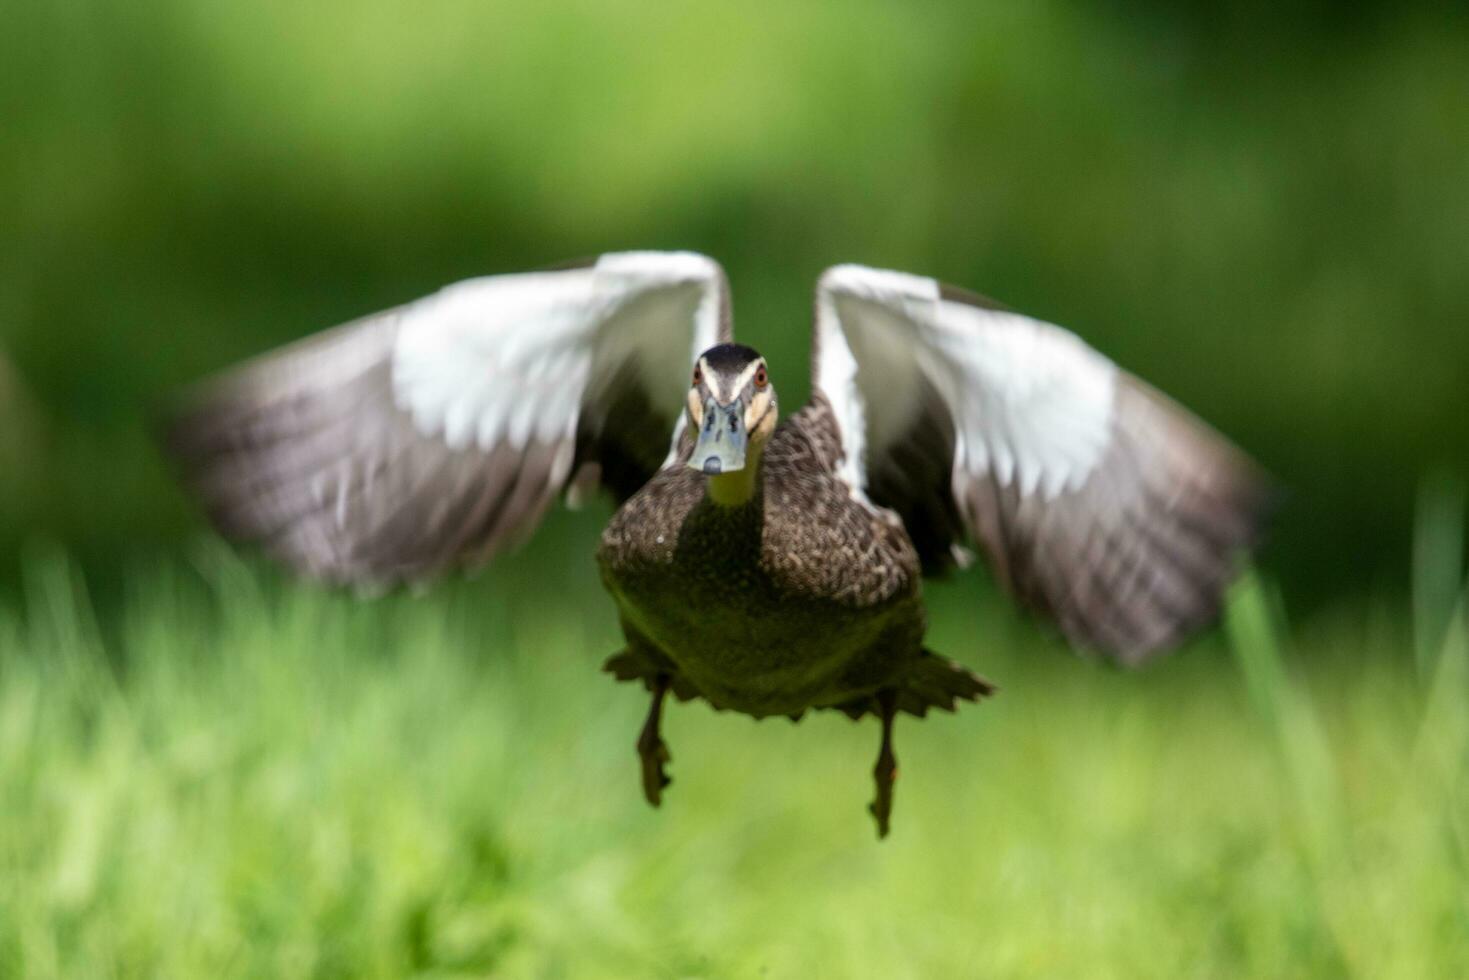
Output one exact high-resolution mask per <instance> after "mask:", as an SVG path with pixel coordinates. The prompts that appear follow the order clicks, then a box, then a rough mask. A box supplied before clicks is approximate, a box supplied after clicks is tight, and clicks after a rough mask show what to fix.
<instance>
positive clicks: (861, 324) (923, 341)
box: [816, 265, 1117, 500]
mask: <svg viewBox="0 0 1469 980" xmlns="http://www.w3.org/2000/svg"><path fill="white" fill-rule="evenodd" d="M817 343H818V352H819V356H818V362H817V369H816V375H817V377H816V384H817V387H818V388H820V390H821V391H822V392H823V393H824V394H825V395H826V396H827V399H828V400H829V401H830V402H831V404H832V408H833V410H834V412H835V413H836V416H837V420H838V425H839V426H840V427H841V429H842V439H843V443H844V446H845V448H846V450H847V458H846V460H845V462H844V464H843V468H842V472H841V475H842V477H843V478H844V479H845V480H846V481H847V482H848V483H849V484H850V485H852V486H853V487H854V488H855V489H858V490H865V488H866V480H867V474H866V461H867V460H868V459H872V458H876V457H877V456H878V455H879V454H882V453H885V452H887V451H888V450H889V449H890V448H891V447H892V445H893V444H894V443H895V442H896V440H898V439H901V438H903V437H904V435H905V434H906V433H907V432H908V430H909V428H910V426H911V425H912V423H913V421H914V420H915V418H916V416H917V413H918V412H919V411H921V410H922V398H923V397H924V395H925V391H924V388H925V384H926V386H927V387H928V388H930V389H931V390H932V392H933V393H934V394H936V395H937V396H938V397H939V398H941V399H942V400H943V402H944V403H945V405H946V406H947V407H948V409H949V413H950V415H951V417H952V418H953V420H954V427H955V433H954V439H955V445H954V480H955V482H956V484H957V483H959V482H961V481H963V480H967V479H969V478H971V477H973V476H978V475H989V474H993V476H994V477H995V479H996V480H998V481H999V482H1000V483H1001V484H1002V485H1006V486H1008V485H1010V484H1012V483H1017V482H1018V483H1019V486H1020V490H1021V492H1022V493H1023V494H1025V495H1027V496H1030V495H1032V494H1035V493H1036V492H1040V493H1041V494H1042V495H1043V496H1044V497H1045V498H1046V499H1048V500H1049V499H1053V498H1055V497H1056V496H1058V495H1060V494H1061V493H1062V492H1064V491H1067V490H1075V489H1077V488H1079V487H1080V486H1081V485H1082V484H1084V483H1085V482H1086V480H1087V478H1088V477H1089V476H1090V475H1091V474H1092V472H1093V471H1094V470H1095V469H1096V467H1097V466H1098V465H1099V463H1100V462H1101V460H1102V456H1103V454H1104V453H1105V452H1106V449H1107V446H1108V444H1109V442H1110V439H1111V428H1112V414H1113V406H1114V402H1115V394H1116V384H1117V368H1116V366H1115V365H1113V364H1112V362H1111V361H1109V360H1107V359H1106V358H1105V357H1103V356H1102V355H1100V354H1098V353H1097V352H1096V351H1094V350H1092V349H1091V348H1090V347H1087V346H1086V344H1084V343H1082V341H1081V340H1080V339H1079V338H1077V337H1076V336H1075V335H1074V334H1071V333H1069V332H1067V331H1065V330H1062V329H1061V328H1059V327H1055V326H1051V325H1050V324H1047V323H1042V322H1041V321H1038V320H1033V319H1031V318H1029V317H1025V316H1021V315H1019V314H1015V313H1007V312H999V311H995V310H988V309H983V308H980V307H977V306H972V305H970V304H967V303H963V302H959V301H955V300H948V299H944V298H943V296H942V294H941V289H940V286H939V284H938V282H937V281H935V280H933V279H929V278H926V277H921V276H912V275H907V274H905V273H900V272H889V271H885V270H879V269H869V268H866V267H863V266H855V265H844V266H837V267H835V268H833V269H830V270H828V271H827V273H826V274H825V275H824V276H823V277H822V279H821V284H820V288H819V292H818V298H817Z"/></svg>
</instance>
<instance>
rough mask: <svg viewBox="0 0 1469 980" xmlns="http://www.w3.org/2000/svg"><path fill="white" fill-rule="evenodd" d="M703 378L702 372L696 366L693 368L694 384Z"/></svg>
mask: <svg viewBox="0 0 1469 980" xmlns="http://www.w3.org/2000/svg"><path fill="white" fill-rule="evenodd" d="M703 380H704V372H703V371H701V370H699V369H698V368H694V384H698V383H699V382H700V381H703Z"/></svg>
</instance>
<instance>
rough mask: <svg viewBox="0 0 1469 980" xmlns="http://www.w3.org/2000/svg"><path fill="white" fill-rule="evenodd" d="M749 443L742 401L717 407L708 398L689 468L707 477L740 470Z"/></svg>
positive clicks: (717, 405) (737, 400)
mask: <svg viewBox="0 0 1469 980" xmlns="http://www.w3.org/2000/svg"><path fill="white" fill-rule="evenodd" d="M749 442H750V436H749V433H748V432H746V431H745V403H744V399H742V398H736V399H735V400H734V401H733V402H732V403H730V404H729V405H720V404H719V403H718V402H716V401H715V400H714V399H712V398H711V399H709V400H708V401H707V402H705V403H704V424H703V426H702V427H701V428H700V429H699V439H698V441H697V442H695V443H694V454H693V455H692V456H690V457H689V467H690V468H691V469H696V470H700V471H701V472H704V473H707V474H708V475H710V476H717V475H718V474H720V473H733V472H735V471H736V470H742V469H744V468H745V447H746V446H747V445H749Z"/></svg>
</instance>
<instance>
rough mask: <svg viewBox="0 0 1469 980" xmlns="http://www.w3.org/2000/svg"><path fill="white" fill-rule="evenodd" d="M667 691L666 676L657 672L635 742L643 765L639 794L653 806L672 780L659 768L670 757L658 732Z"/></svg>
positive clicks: (661, 799)
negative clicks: (649, 700)
mask: <svg viewBox="0 0 1469 980" xmlns="http://www.w3.org/2000/svg"><path fill="white" fill-rule="evenodd" d="M667 693H668V677H667V675H665V674H659V675H658V676H657V677H656V678H655V679H654V680H653V704H652V706H651V707H649V709H648V720H647V721H645V722H644V723H643V730H642V733H641V734H639V735H638V742H637V748H638V759H639V760H641V762H642V766H643V796H644V797H645V798H646V799H647V801H648V803H649V805H651V806H655V807H656V806H657V805H658V804H659V803H661V802H662V801H663V790H664V789H665V788H666V787H667V786H668V784H669V783H671V782H673V780H672V779H670V778H669V777H668V774H667V773H666V772H664V770H663V767H664V765H665V764H667V763H668V762H669V761H671V759H672V758H673V757H672V756H671V755H669V753H668V746H667V745H665V744H663V738H662V736H661V735H660V734H659V727H660V725H661V723H662V720H663V696H664V695H665V694H667Z"/></svg>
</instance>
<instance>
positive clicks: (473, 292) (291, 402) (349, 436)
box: [169, 252, 730, 586]
mask: <svg viewBox="0 0 1469 980" xmlns="http://www.w3.org/2000/svg"><path fill="white" fill-rule="evenodd" d="M728 339H730V318H729V299H728V288H727V286H726V282H725V277H724V273H723V271H722V270H721V269H720V267H719V265H718V264H717V263H715V262H714V261H713V260H712V259H708V258H706V257H704V256H702V255H695V254H691V253H683V252H621V253H611V254H607V255H603V256H601V257H600V258H598V259H596V260H595V261H593V262H590V263H586V264H583V265H581V266H579V267H572V268H563V269H558V270H555V271H547V272H531V273H524V274H517V275H499V276H489V277H485V278H481V279H470V280H466V281H464V282H461V283H457V284H455V285H452V286H449V287H447V288H445V289H443V290H442V291H440V292H438V293H435V294H433V295H432V296H428V297H426V298H424V299H421V300H419V301H417V302H414V303H410V304H408V305H407V306H402V307H399V308H397V309H394V310H390V311H387V312H384V313H380V314H377V315H375V316H371V317H368V318H366V319H363V320H359V321H356V322H354V323H349V324H347V325H345V326H341V327H338V328H336V329H334V330H329V331H326V332H324V333H322V334H319V335H316V336H314V337H310V338H307V339H306V340H303V341H301V342H299V343H297V344H295V345H292V346H289V347H286V348H284V349H282V350H280V351H277V352H275V353H272V354H267V355H265V356H264V357H262V358H260V359H259V360H257V361H254V362H252V363H249V364H247V365H245V366H243V367H241V368H239V369H237V370H235V371H233V372H232V373H228V374H226V375H225V376H223V377H222V378H220V379H218V380H216V381H213V382H206V383H205V384H203V385H201V386H200V388H199V390H198V391H197V392H195V393H194V394H193V396H192V397H190V398H187V399H185V401H184V407H183V408H182V410H181V411H180V412H179V413H178V415H177V416H176V417H175V418H174V419H173V421H172V424H171V426H170V431H169V442H170V446H171V448H172V449H173V450H174V451H175V453H176V454H177V455H178V457H179V459H180V460H181V462H182V463H183V465H184V468H185V470H186V474H187V477H188V479H189V482H190V483H191V485H192V486H193V487H194V488H195V489H196V490H197V492H198V493H199V494H200V496H201V497H202V499H203V501H204V503H205V505H206V506H207V508H208V511H209V513H210V515H211V516H212V518H213V519H214V521H215V522H216V523H217V524H218V526H219V527H220V528H221V530H223V531H224V532H225V533H226V534H228V535H230V536H232V537H235V538H240V539H247V540H252V541H258V542H260V543H262V544H263V545H264V546H265V547H266V548H267V549H268V550H269V551H270V552H271V553H272V554H273V555H275V556H276V557H278V558H280V559H281V560H283V561H285V562H287V563H289V564H290V565H292V566H294V567H296V568H297V569H300V570H302V571H304V572H306V573H308V574H311V575H313V576H316V577H319V578H322V579H325V580H328V581H333V582H344V583H355V584H362V585H369V586H385V585H392V584H396V583H400V582H405V581H419V580H423V579H425V578H429V577H432V576H434V575H436V574H437V573H440V572H443V571H446V570H449V569H452V568H456V567H461V566H468V565H473V564H475V563H478V562H481V561H483V560H485V559H487V558H489V557H490V556H491V555H492V554H493V553H495V552H496V551H497V550H498V549H500V548H501V547H502V546H503V545H505V544H506V543H508V542H512V541H515V540H518V539H520V538H523V537H524V536H526V535H527V534H529V533H530V532H531V531H532V530H534V528H535V527H536V525H537V524H538V523H539V520H540V518H541V516H542V514H543V513H544V512H545V509H546V507H547V506H548V505H549V504H550V503H551V502H552V501H553V500H554V499H555V498H556V496H557V495H558V493H560V492H561V491H562V490H563V489H564V488H566V487H568V485H569V483H572V482H574V484H575V488H576V489H578V490H584V489H585V488H586V487H587V486H588V485H592V486H595V485H598V484H600V485H601V486H604V487H606V488H608V489H609V490H611V491H612V492H613V494H614V495H616V496H617V497H619V498H625V497H627V496H629V495H630V494H632V493H633V492H634V491H635V490H636V489H637V488H638V487H639V486H641V485H642V484H643V483H644V482H645V481H646V480H647V479H648V478H649V477H650V476H651V475H652V474H653V473H654V472H655V471H656V470H657V469H658V468H659V466H660V465H663V464H665V463H666V462H667V461H668V459H669V458H671V453H672V447H673V446H676V445H677V442H678V437H679V430H680V429H681V428H682V425H683V413H682V408H683V404H684V400H683V392H684V390H685V389H686V387H687V385H688V380H689V378H688V376H689V369H690V366H691V365H692V364H693V362H694V359H695V358H696V357H697V355H698V354H699V352H700V351H702V350H704V349H705V348H707V347H710V346H712V345H714V344H716V343H719V342H721V341H723V340H728Z"/></svg>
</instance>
